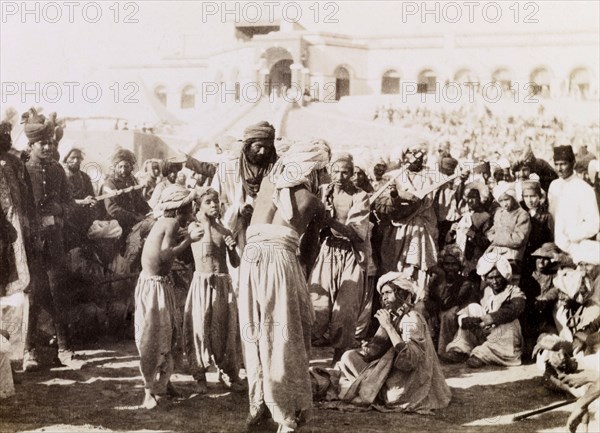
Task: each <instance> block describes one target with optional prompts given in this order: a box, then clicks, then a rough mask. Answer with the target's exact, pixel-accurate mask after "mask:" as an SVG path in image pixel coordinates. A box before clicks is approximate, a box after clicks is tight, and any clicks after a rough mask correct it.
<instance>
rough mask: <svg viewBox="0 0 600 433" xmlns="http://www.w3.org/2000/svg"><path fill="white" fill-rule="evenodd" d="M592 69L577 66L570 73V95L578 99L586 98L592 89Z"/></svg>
mask: <svg viewBox="0 0 600 433" xmlns="http://www.w3.org/2000/svg"><path fill="white" fill-rule="evenodd" d="M590 82H591V77H590V71H589V70H588V69H587V68H577V69H574V70H573V72H571V74H570V75H569V95H571V96H574V97H576V98H578V99H586V98H587V97H588V93H589V91H590Z"/></svg>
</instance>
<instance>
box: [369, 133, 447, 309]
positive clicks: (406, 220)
mask: <svg viewBox="0 0 600 433" xmlns="http://www.w3.org/2000/svg"><path fill="white" fill-rule="evenodd" d="M426 154H427V145H426V143H424V142H421V141H419V142H415V143H414V144H412V145H410V146H409V147H408V148H407V150H406V151H405V152H404V160H405V164H406V165H405V167H406V169H404V172H403V173H402V175H401V176H399V177H398V178H397V179H396V181H395V182H393V183H392V184H391V185H390V187H389V191H386V193H385V194H382V195H381V196H380V197H379V198H378V199H377V200H376V201H375V203H374V208H375V210H376V211H377V213H378V214H379V215H380V216H381V217H382V221H385V223H382V224H380V225H379V227H378V231H379V234H378V236H379V237H380V239H382V241H381V245H380V248H379V251H378V252H377V254H378V256H379V257H380V260H381V271H382V272H384V273H387V272H392V271H400V272H402V273H403V274H404V275H405V276H407V277H408V278H410V279H412V280H413V281H415V282H416V283H417V286H418V287H419V290H418V291H417V299H416V300H417V303H419V305H417V306H416V308H417V309H418V310H419V309H422V303H420V301H422V300H423V299H424V298H425V297H426V288H427V287H428V285H429V276H430V273H429V270H430V269H431V268H433V267H434V266H435V265H436V264H437V238H438V229H437V217H436V215H435V210H434V207H433V194H431V193H430V194H427V195H426V196H425V197H423V198H419V197H417V195H416V194H417V193H418V192H419V191H421V190H423V189H424V188H427V187H429V186H431V185H432V184H433V183H434V180H435V179H434V178H433V176H431V175H430V174H429V172H428V170H427V169H426V168H425V157H426Z"/></svg>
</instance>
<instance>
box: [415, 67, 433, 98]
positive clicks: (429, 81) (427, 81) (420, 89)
mask: <svg viewBox="0 0 600 433" xmlns="http://www.w3.org/2000/svg"><path fill="white" fill-rule="evenodd" d="M436 82H437V76H436V75H435V72H433V71H432V70H431V69H425V70H423V71H421V72H420V73H419V77H418V79H417V93H435V85H436Z"/></svg>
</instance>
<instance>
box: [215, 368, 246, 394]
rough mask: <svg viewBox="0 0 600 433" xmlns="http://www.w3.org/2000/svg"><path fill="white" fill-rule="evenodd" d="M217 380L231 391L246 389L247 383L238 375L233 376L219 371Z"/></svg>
mask: <svg viewBox="0 0 600 433" xmlns="http://www.w3.org/2000/svg"><path fill="white" fill-rule="evenodd" d="M219 382H221V383H222V384H223V385H225V387H226V388H228V389H230V390H232V391H233V392H243V391H247V390H248V385H247V383H246V382H245V381H243V380H242V379H240V378H239V376H236V377H233V379H232V376H230V375H227V374H224V373H222V372H221V371H219Z"/></svg>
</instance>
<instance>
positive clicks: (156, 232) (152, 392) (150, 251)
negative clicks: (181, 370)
mask: <svg viewBox="0 0 600 433" xmlns="http://www.w3.org/2000/svg"><path fill="white" fill-rule="evenodd" d="M194 197H195V192H194V191H190V190H188V189H186V188H184V187H182V186H180V185H173V186H170V187H168V188H167V189H165V190H164V192H163V194H162V196H161V203H160V204H159V206H160V207H161V209H162V210H164V215H163V217H161V218H160V219H159V220H158V221H157V222H156V223H155V224H154V226H153V227H152V230H151V231H150V234H149V235H148V238H147V239H146V243H145V244H144V249H143V250H142V272H141V273H140V276H139V279H138V282H137V286H136V288H135V330H136V332H135V337H136V339H135V340H136V346H137V348H138V352H139V354H140V371H141V373H142V376H143V378H144V391H145V395H144V402H143V403H142V406H143V407H145V408H147V409H152V408H154V407H155V406H156V405H157V404H158V400H159V399H160V398H162V397H163V396H164V395H165V394H167V391H168V389H167V388H168V387H169V386H170V382H169V379H170V377H171V374H172V372H173V350H174V348H175V346H176V345H177V340H178V338H179V334H180V331H179V330H178V329H177V327H178V325H177V324H178V323H179V322H178V320H177V317H176V315H177V309H176V305H175V297H174V296H175V294H174V291H173V285H172V281H171V278H170V276H169V272H170V271H171V266H172V264H173V260H175V257H177V255H179V254H180V253H181V252H183V251H184V250H185V249H186V248H187V247H189V246H190V244H191V243H192V242H195V241H197V240H199V239H200V238H201V232H200V230H199V228H198V227H196V226H195V225H194V224H191V225H190V226H189V227H188V233H187V234H186V235H185V237H184V238H183V240H179V239H178V238H179V233H180V230H181V229H182V228H184V227H186V226H187V225H188V223H189V222H191V221H192V220H193V211H192V201H193V199H194Z"/></svg>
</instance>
